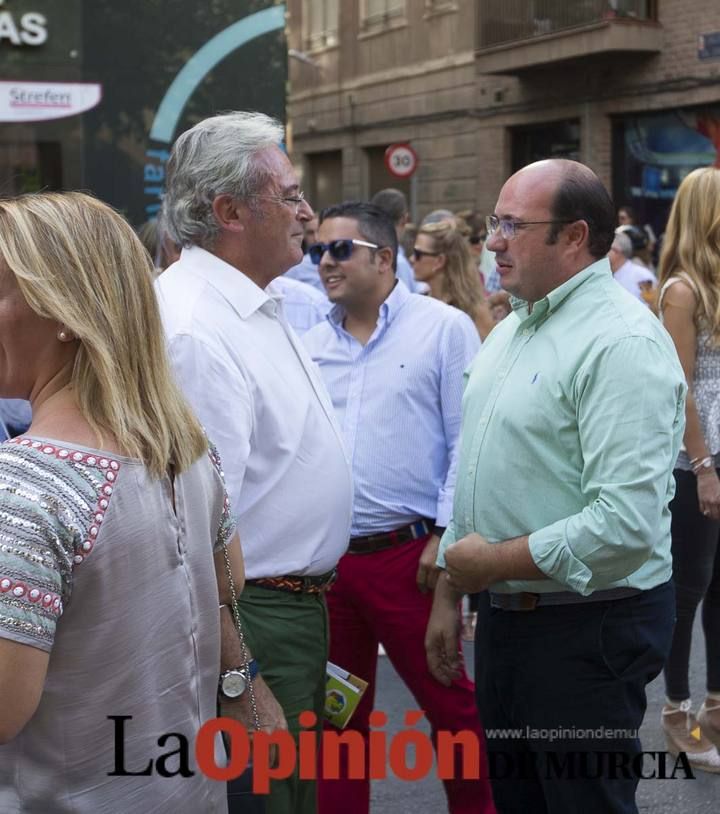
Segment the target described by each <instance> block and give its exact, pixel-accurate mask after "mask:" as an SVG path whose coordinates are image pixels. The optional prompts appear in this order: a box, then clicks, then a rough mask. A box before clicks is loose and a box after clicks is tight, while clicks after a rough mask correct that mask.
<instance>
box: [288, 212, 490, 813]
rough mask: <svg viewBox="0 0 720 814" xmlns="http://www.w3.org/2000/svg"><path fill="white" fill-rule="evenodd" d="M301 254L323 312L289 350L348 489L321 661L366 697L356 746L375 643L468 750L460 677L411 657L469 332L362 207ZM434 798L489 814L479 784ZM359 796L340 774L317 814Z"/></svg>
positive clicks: (382, 219) (443, 503) (335, 215)
mask: <svg viewBox="0 0 720 814" xmlns="http://www.w3.org/2000/svg"><path fill="white" fill-rule="evenodd" d="M309 252H310V257H311V258H312V260H313V261H314V262H316V263H317V264H318V268H319V270H320V278H321V279H322V281H323V283H324V285H325V288H326V290H327V294H328V298H329V299H330V301H331V302H332V303H333V304H334V307H333V309H332V310H331V312H330V315H329V317H328V319H327V321H326V322H325V323H324V324H321V325H318V326H316V327H315V328H313V329H311V330H310V331H309V332H308V333H306V334H305V335H304V337H303V341H304V342H305V344H306V346H307V348H308V350H309V351H310V355H311V356H312V358H313V360H314V361H315V362H317V363H318V365H319V366H320V372H321V374H322V376H323V378H324V380H325V383H326V384H327V387H328V390H329V391H330V396H331V398H332V401H333V405H334V407H335V409H336V411H337V416H338V419H339V421H340V425H341V427H342V430H343V435H344V437H345V443H346V447H347V450H348V452H349V454H350V458H351V460H352V466H353V476H354V482H355V495H354V504H353V520H352V529H351V533H350V534H351V536H350V545H349V549H348V553H347V554H346V555H345V556H344V557H343V558H342V559H341V560H340V563H339V565H338V579H337V582H336V583H335V585H334V586H333V589H332V591H330V593H329V594H328V607H329V610H330V630H331V633H330V642H331V650H330V660H331V661H333V662H334V663H336V664H338V665H340V666H341V667H343V669H346V670H350V671H351V672H352V673H355V674H356V675H358V676H360V677H362V678H364V679H365V680H367V681H368V682H369V685H370V686H369V688H368V690H367V692H366V693H365V696H364V697H363V699H362V700H361V702H360V705H359V707H358V709H357V710H356V712H355V714H354V716H353V718H352V720H351V721H350V724H349V727H350V728H352V729H354V730H356V731H359V732H360V733H362V735H363V736H364V737H365V738H366V739H367V737H368V731H369V722H368V718H369V715H370V713H371V711H372V708H373V701H374V695H375V672H376V667H377V653H378V644H380V643H381V644H382V645H383V646H384V648H385V651H386V652H387V654H388V656H389V657H390V658H391V659H392V662H393V665H394V666H395V668H396V669H397V671H398V673H399V674H400V676H401V678H402V679H403V680H404V681H405V683H406V684H407V686H408V687H409V688H410V690H411V692H412V693H413V695H414V696H415V698H416V700H417V703H418V705H419V706H420V707H421V708H422V709H423V710H424V711H425V714H426V716H427V718H428V720H429V722H430V724H431V726H432V727H433V730H435V731H437V730H448V731H451V732H458V731H460V730H471V731H472V732H474V733H475V734H476V736H477V737H478V738H479V739H480V742H481V743H482V733H481V730H480V727H479V725H478V721H477V717H476V711H475V708H474V702H473V692H472V683H471V682H470V681H469V679H468V677H467V675H466V674H465V673H464V672H462V671H461V673H460V675H459V676H458V677H457V680H456V681H454V682H453V683H452V685H451V686H450V687H449V688H447V689H444V688H442V687H440V685H439V684H437V683H436V682H435V681H434V679H433V678H432V677H431V675H430V674H429V672H428V668H427V664H426V661H425V651H424V646H423V641H424V635H425V625H426V623H427V620H428V618H429V615H430V608H431V604H432V592H433V589H434V586H435V580H436V577H437V573H438V572H437V569H436V567H435V558H436V554H437V550H438V543H439V535H440V534H441V533H442V528H443V527H444V526H445V525H446V524H447V520H448V517H449V515H450V510H451V505H452V496H453V488H454V483H455V450H456V442H457V433H458V427H459V422H460V402H461V396H462V387H463V371H464V370H465V368H466V366H467V365H468V364H469V362H470V360H471V359H472V358H473V357H474V355H475V353H476V352H477V350H478V346H479V339H478V335H477V331H476V330H475V326H474V325H473V323H472V321H471V320H470V318H469V317H468V316H466V315H465V314H464V313H463V312H461V311H458V310H456V309H455V308H451V307H450V306H448V305H446V304H444V303H441V302H439V301H438V300H435V299H431V298H429V297H424V296H421V295H419V294H411V293H410V292H409V291H408V289H407V287H406V286H405V284H404V283H403V282H402V281H400V280H397V279H396V277H395V258H396V252H397V236H396V233H395V228H394V225H393V223H392V221H391V220H390V218H389V217H388V216H387V215H386V214H385V213H384V212H383V211H382V210H380V209H379V208H377V207H375V206H373V205H371V204H367V203H355V202H348V203H344V204H339V205H338V206H333V207H330V208H329V209H326V210H324V211H323V212H322V213H321V215H320V229H319V231H318V242H317V243H316V244H314V245H313V246H311V247H310V249H309ZM456 615H457V621H458V624H459V609H457V608H456ZM458 658H461V656H460V654H459V653H458ZM445 788H446V792H447V795H448V804H449V810H450V811H451V812H453V814H469V813H470V812H491V811H492V803H491V800H490V792H489V784H488V782H487V780H462V779H457V780H453V781H447V782H446V786H445ZM369 789H370V786H369V782H368V781H367V780H350V779H348V778H347V776H346V775H344V776H343V778H342V779H340V780H328V781H325V780H323V781H321V782H320V814H336V812H338V811H343V812H345V814H367V812H368V809H369Z"/></svg>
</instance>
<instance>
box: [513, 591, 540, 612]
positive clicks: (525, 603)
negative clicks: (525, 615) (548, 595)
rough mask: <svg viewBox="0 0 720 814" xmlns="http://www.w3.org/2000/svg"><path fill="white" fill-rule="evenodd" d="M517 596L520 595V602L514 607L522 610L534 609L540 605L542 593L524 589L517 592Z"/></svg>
mask: <svg viewBox="0 0 720 814" xmlns="http://www.w3.org/2000/svg"><path fill="white" fill-rule="evenodd" d="M515 596H517V597H518V604H517V605H516V606H515V607H514V608H512V609H513V610H517V611H521V612H526V611H534V610H535V608H537V606H538V602H539V601H540V594H532V593H527V592H525V591H522V592H521V593H519V594H515Z"/></svg>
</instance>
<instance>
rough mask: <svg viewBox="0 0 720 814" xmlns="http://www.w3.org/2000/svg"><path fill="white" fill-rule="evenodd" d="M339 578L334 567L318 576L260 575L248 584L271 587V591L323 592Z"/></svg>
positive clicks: (248, 581) (295, 592) (294, 592)
mask: <svg viewBox="0 0 720 814" xmlns="http://www.w3.org/2000/svg"><path fill="white" fill-rule="evenodd" d="M336 578H337V570H336V569H334V568H333V570H332V571H328V572H327V574H321V575H320V576H317V577H299V576H295V575H294V574H289V575H288V576H285V577H260V578H259V579H249V580H247V584H248V585H257V586H259V587H260V588H269V589H270V590H271V591H287V592H289V593H293V594H323V593H325V591H327V590H329V589H330V586H331V585H332V584H333V582H335V580H336Z"/></svg>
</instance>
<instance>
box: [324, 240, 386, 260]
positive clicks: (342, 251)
mask: <svg viewBox="0 0 720 814" xmlns="http://www.w3.org/2000/svg"><path fill="white" fill-rule="evenodd" d="M355 246H367V247H368V249H379V248H380V246H378V245H377V243H368V242H367V241H365V240H351V239H350V238H345V239H343V240H331V241H330V243H313V244H312V246H310V248H309V249H308V254H309V255H310V262H311V263H314V264H315V265H316V266H317V265H319V264H320V261H321V260H322V257H323V255H324V254H325V252H329V253H330V257H332V259H333V260H337V261H338V262H340V263H342V261H343V260H348V259H349V258H350V255H351V254H352V253H353V250H354V249H355Z"/></svg>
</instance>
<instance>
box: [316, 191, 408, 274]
mask: <svg viewBox="0 0 720 814" xmlns="http://www.w3.org/2000/svg"><path fill="white" fill-rule="evenodd" d="M332 218H350V219H351V220H354V221H355V222H356V223H357V229H358V232H360V236H361V237H362V238H363V240H367V241H368V243H376V244H377V245H378V246H380V247H381V248H382V247H387V248H389V249H392V253H393V256H392V267H393V271H395V270H396V268H397V247H398V242H397V233H396V232H395V224H394V223H393V222H392V220H391V219H390V216H389V215H388V214H387V212H385V211H384V210H383V209H380V207H379V206H374V205H373V204H371V203H365V202H364V201H344V202H343V203H339V204H334V205H333V206H328V207H326V208H325V209H323V210H322V212H320V220H319V223H320V225H322V224H323V223H324V222H325V221H326V220H331V219H332Z"/></svg>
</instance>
